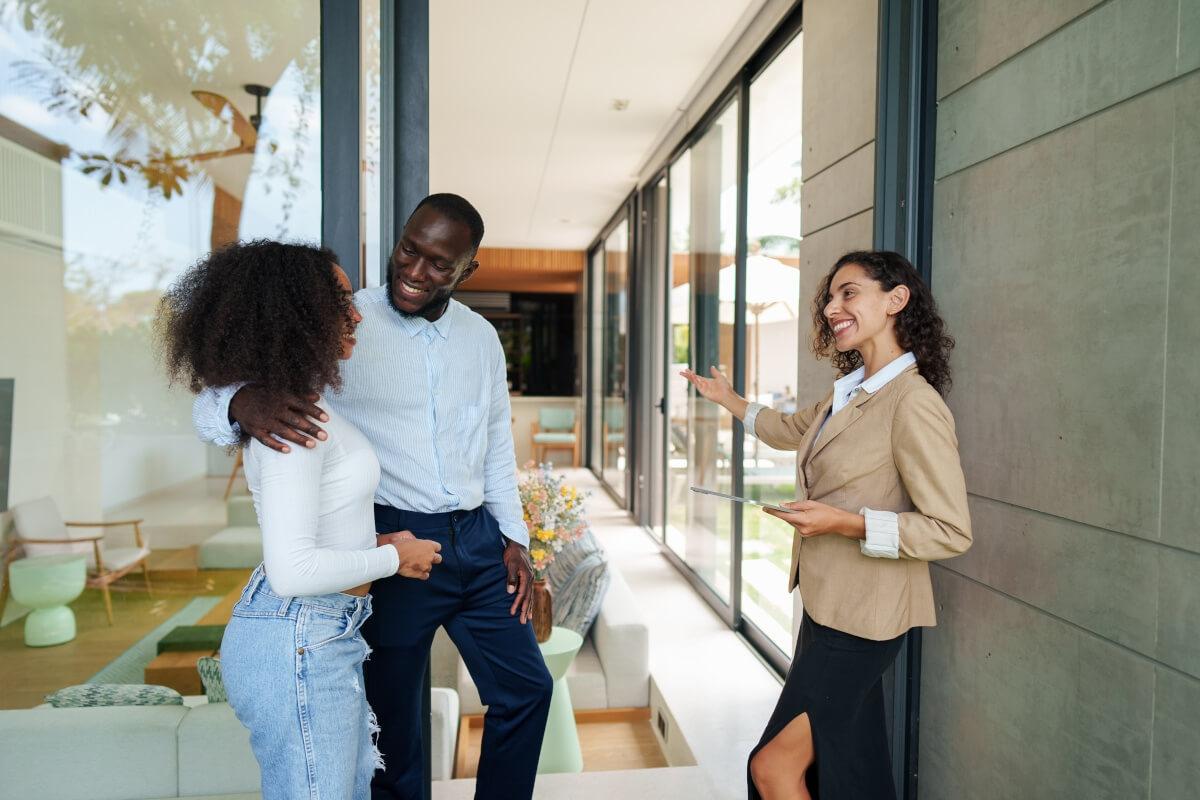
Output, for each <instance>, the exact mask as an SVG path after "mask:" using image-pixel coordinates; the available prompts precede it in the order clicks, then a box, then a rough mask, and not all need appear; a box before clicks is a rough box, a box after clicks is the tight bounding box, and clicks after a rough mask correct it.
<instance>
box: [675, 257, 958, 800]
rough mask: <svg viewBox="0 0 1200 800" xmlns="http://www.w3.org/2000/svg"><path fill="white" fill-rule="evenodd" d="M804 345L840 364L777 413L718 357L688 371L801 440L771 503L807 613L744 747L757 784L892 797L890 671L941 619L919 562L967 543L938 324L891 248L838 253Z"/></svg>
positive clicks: (703, 390)
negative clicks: (828, 378) (786, 491)
mask: <svg viewBox="0 0 1200 800" xmlns="http://www.w3.org/2000/svg"><path fill="white" fill-rule="evenodd" d="M813 323H814V326H815V331H814V339H813V350H814V352H815V353H816V355H817V356H818V357H820V358H829V359H830V360H831V361H833V364H834V366H835V367H836V368H837V370H838V372H839V373H840V375H841V377H840V378H838V380H836V381H835V382H834V385H833V391H832V392H831V393H830V394H828V395H827V396H826V397H825V399H824V400H822V401H821V402H820V403H817V404H816V405H815V406H812V407H811V408H807V409H804V410H801V411H800V412H799V413H796V414H792V415H784V414H781V413H779V412H778V411H774V410H772V409H769V408H766V407H764V406H761V405H758V404H757V403H750V402H747V401H746V399H745V398H742V397H740V396H739V395H738V394H737V393H736V392H734V391H733V388H732V387H731V386H730V384H729V381H728V380H726V379H725V377H724V376H723V375H721V373H720V372H718V371H717V370H716V369H713V370H712V377H711V378H704V377H701V376H699V375H697V374H696V373H694V372H692V371H691V370H686V371H685V372H684V373H683V375H684V377H686V378H687V379H688V380H689V381H691V383H692V384H693V385H694V386H695V387H696V389H697V390H698V391H699V392H700V394H701V395H703V396H704V397H706V398H708V399H709V400H712V401H714V402H716V403H719V404H720V405H722V406H724V407H725V408H726V409H728V410H729V411H730V412H731V413H733V414H734V416H736V417H738V418H739V419H741V420H743V421H744V424H745V426H746V430H747V432H749V433H751V434H753V435H755V436H757V437H758V438H759V439H761V440H762V441H764V442H766V443H767V444H769V445H770V446H772V447H775V448H777V449H780V450H795V451H797V453H798V454H799V455H798V459H797V480H796V489H797V494H798V500H797V501H796V502H792V503H786V504H785V505H786V507H787V508H789V509H790V511H787V512H779V511H772V510H768V511H767V513H769V514H772V515H773V516H776V517H778V518H780V519H782V520H784V521H785V522H788V523H789V524H791V526H792V527H793V528H794V529H795V533H794V536H793V543H792V563H791V569H790V571H789V578H788V580H789V586H788V588H789V590H790V589H794V588H796V587H797V586H799V588H800V595H801V599H802V600H803V603H804V619H803V621H802V623H801V625H800V636H799V641H798V644H797V648H796V655H795V657H794V658H793V660H792V666H791V669H790V670H789V672H788V676H787V680H786V681H785V682H784V685H783V692H782V693H781V695H780V698H779V702H778V704H777V705H776V707H775V711H774V713H773V714H772V715H771V719H770V721H769V722H768V723H767V728H766V731H765V732H764V733H763V736H762V739H761V741H760V742H759V744H758V746H757V747H755V748H754V750H753V751H752V753H751V754H750V759H749V766H748V772H749V774H748V776H747V778H748V783H749V793H750V797H752V798H759V797H763V798H767V800H780V799H781V798H788V800H793V799H803V800H807V798H812V797H820V798H822V799H823V800H841V799H842V798H868V797H869V798H872V800H877V799H878V798H894V797H895V791H894V789H893V785H892V769H891V762H890V758H889V754H888V742H887V734H886V730H885V727H884V707H883V683H882V677H883V673H884V671H885V670H886V669H887V668H888V666H889V665H890V664H891V663H892V661H893V660H894V659H895V657H896V654H897V653H898V652H899V650H900V646H901V644H902V643H903V640H904V635H905V634H906V633H907V632H908V630H909V629H911V628H914V627H917V626H928V625H933V624H935V619H934V604H933V589H932V586H931V584H930V580H929V567H928V564H927V562H929V561H933V560H937V559H943V558H950V557H952V556H955V555H958V554H959V553H962V552H964V551H965V550H966V549H967V548H968V547H970V545H971V522H970V517H969V515H968V511H967V492H966V486H965V482H964V480H963V473H962V466H961V464H960V462H959V457H958V440H957V438H956V437H955V433H954V418H953V417H952V416H951V414H950V410H949V409H948V408H947V407H946V404H945V403H944V402H943V401H942V394H943V393H945V391H946V390H947V389H948V388H949V387H950V364H949V353H950V349H951V348H952V347H953V346H954V341H953V340H952V339H951V338H950V337H949V336H947V335H946V333H945V327H944V325H943V323H942V319H941V317H939V316H938V313H937V308H936V306H935V305H934V302H933V296H932V295H931V294H930V292H929V287H928V286H926V284H925V282H924V281H923V280H921V277H920V275H918V274H917V272H916V270H914V269H913V267H912V265H911V264H910V263H909V262H908V261H907V260H906V259H905V258H904V257H903V256H901V255H899V254H898V253H892V252H853V253H847V254H846V255H844V256H842V257H841V258H840V259H838V261H837V263H836V264H834V266H833V269H832V270H830V272H829V274H828V275H826V276H825V279H824V280H823V281H822V283H821V286H820V288H819V289H818V291H817V296H816V298H815V300H814V304H813Z"/></svg>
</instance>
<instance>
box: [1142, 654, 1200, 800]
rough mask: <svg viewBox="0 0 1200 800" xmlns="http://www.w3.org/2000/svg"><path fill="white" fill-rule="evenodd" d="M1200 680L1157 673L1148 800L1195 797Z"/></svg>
mask: <svg viewBox="0 0 1200 800" xmlns="http://www.w3.org/2000/svg"><path fill="white" fill-rule="evenodd" d="M1198 720H1200V681H1195V680H1192V679H1191V678H1188V677H1185V676H1183V675H1179V674H1177V673H1174V672H1171V671H1170V670H1166V669H1159V670H1158V681H1157V686H1156V687H1155V693H1154V764H1153V773H1152V780H1151V786H1152V792H1151V794H1150V800H1178V798H1182V797H1195V796H1196V787H1198V786H1200V724H1197V721H1198Z"/></svg>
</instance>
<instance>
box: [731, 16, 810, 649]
mask: <svg viewBox="0 0 1200 800" xmlns="http://www.w3.org/2000/svg"><path fill="white" fill-rule="evenodd" d="M801 46H802V45H801V39H800V37H799V36H797V37H796V39H795V40H794V41H793V42H792V43H791V44H790V45H788V46H787V48H785V49H784V50H783V51H782V52H781V53H780V54H779V55H778V56H777V57H776V59H775V60H774V61H773V62H772V63H771V65H770V66H769V67H767V69H766V70H765V71H764V72H763V73H762V75H760V76H759V77H758V78H757V79H756V80H755V81H754V83H752V84H751V85H750V126H749V137H750V142H749V185H748V189H749V191H748V194H747V239H748V242H747V251H748V252H747V257H746V364H747V367H746V389H747V396H748V398H749V399H750V400H753V401H756V402H759V403H762V404H763V405H765V406H767V407H769V408H774V409H777V410H779V411H781V412H784V413H793V412H794V411H795V410H796V370H797V364H798V362H799V346H800V343H799V337H798V333H797V331H798V326H799V325H800V319H799V317H800V315H801V314H802V313H803V311H804V309H803V308H802V306H801V300H800V158H801V153H802V151H801V138H800V113H801V111H800V92H801V74H802V73H801ZM743 464H744V473H743V478H744V486H745V492H746V494H747V495H748V496H750V497H754V498H760V499H763V500H769V501H771V502H780V501H787V500H794V499H795V497H796V455H795V453H792V452H780V451H778V450H774V449H772V448H771V447H769V446H768V445H766V444H764V443H763V442H760V441H758V440H757V439H755V438H754V437H752V436H747V437H746V440H745V449H744V458H743ZM739 513H741V514H742V613H743V614H744V615H745V616H746V617H747V618H748V619H749V620H750V621H751V622H753V623H754V624H755V625H756V626H758V628H759V629H760V630H762V631H763V632H764V633H765V634H767V636H768V637H769V638H770V639H771V640H772V641H773V642H774V643H775V644H777V645H778V646H779V647H780V649H781V650H783V651H784V652H785V653H789V652H790V650H791V629H792V599H791V596H790V595H789V594H788V591H787V584H788V576H787V569H788V566H789V565H790V561H791V554H792V528H791V526H790V525H787V524H785V523H783V522H781V521H779V520H777V519H775V518H774V517H772V516H769V515H767V514H764V513H762V512H761V511H759V510H758V509H756V508H753V507H750V506H743V507H741V508H740V509H739Z"/></svg>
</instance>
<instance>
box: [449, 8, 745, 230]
mask: <svg viewBox="0 0 1200 800" xmlns="http://www.w3.org/2000/svg"><path fill="white" fill-rule="evenodd" d="M763 2H764V0H555V2H544V0H496V1H494V2H478V0H437V2H432V3H430V21H429V27H430V56H429V60H430V65H429V67H430V78H429V83H430V86H429V106H430V136H429V138H430V165H429V171H430V187H431V190H432V191H448V192H457V193H459V194H461V195H463V196H465V197H466V198H467V199H469V200H470V201H471V202H472V203H474V204H475V205H476V206H477V207H478V208H479V210H480V212H481V213H482V214H483V218H484V222H485V224H486V227H487V234H486V237H485V240H484V244H485V245H486V246H490V247H530V248H554V249H574V250H578V249H583V248H585V247H587V246H588V244H590V243H591V241H592V240H593V239H594V238H595V236H596V234H597V233H599V232H600V228H601V227H602V226H603V225H604V223H605V222H606V221H608V219H609V217H610V216H611V215H612V213H613V212H614V211H616V209H617V207H618V206H619V205H620V203H621V201H622V200H623V199H624V198H625V197H626V196H627V195H628V194H629V192H630V191H631V190H632V189H633V187H634V184H635V183H636V180H637V178H636V175H637V171H638V169H639V168H640V167H642V165H643V162H644V161H645V160H646V159H647V158H648V157H649V156H650V154H651V150H652V149H653V148H654V146H656V145H657V144H658V142H659V140H660V139H661V137H662V136H663V134H664V133H665V132H666V131H667V129H669V128H670V126H671V125H672V124H673V123H674V122H675V121H676V120H677V119H678V117H679V116H680V114H681V112H682V110H683V109H684V108H686V106H687V103H688V101H689V100H690V99H691V97H692V95H693V94H694V93H695V92H696V91H697V90H698V89H699V87H700V86H701V85H702V83H703V81H704V79H705V78H706V77H707V76H708V74H709V73H710V72H711V70H712V69H714V68H715V66H716V65H717V64H718V63H719V62H720V60H721V57H722V56H723V55H724V54H725V53H726V51H727V50H728V49H729V48H730V47H731V46H732V45H733V43H734V42H736V41H737V38H738V36H739V35H740V34H741V32H742V31H743V30H744V29H745V26H746V25H747V24H748V22H749V21H750V20H751V19H752V18H753V16H754V14H755V13H757V11H758V10H759V9H760V8H761V7H762V5H763ZM616 99H623V100H628V101H629V105H628V108H627V109H626V110H624V111H614V110H613V108H612V105H613V101H614V100H616Z"/></svg>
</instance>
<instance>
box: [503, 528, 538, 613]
mask: <svg viewBox="0 0 1200 800" xmlns="http://www.w3.org/2000/svg"><path fill="white" fill-rule="evenodd" d="M504 569H505V570H506V571H507V572H508V593H509V594H512V595H516V596H515V597H513V604H512V608H511V609H509V612H508V613H509V614H516V613H517V609H518V608H520V609H521V624H522V625H524V624H525V623H526V622H528V621H529V618H530V617H531V616H533V613H532V610H531V609H532V606H533V562H532V561H530V560H529V550H527V549H526V548H525V545H523V544H520V543H518V542H514V541H513V540H512V539H509V540H508V544H506V545H505V546H504Z"/></svg>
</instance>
